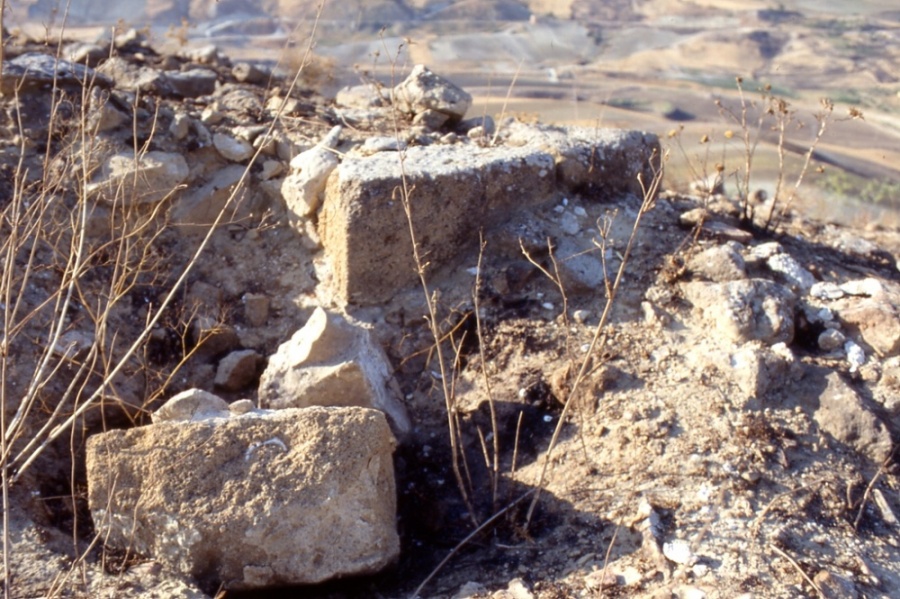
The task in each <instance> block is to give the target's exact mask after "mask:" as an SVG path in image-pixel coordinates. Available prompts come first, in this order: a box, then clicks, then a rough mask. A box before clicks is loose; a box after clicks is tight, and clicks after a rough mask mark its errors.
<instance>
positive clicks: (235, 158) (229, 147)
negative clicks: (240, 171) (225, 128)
mask: <svg viewBox="0 0 900 599" xmlns="http://www.w3.org/2000/svg"><path fill="white" fill-rule="evenodd" d="M213 145H214V146H215V148H216V150H217V151H218V152H219V154H221V156H222V158H224V159H226V160H229V161H231V162H245V161H247V160H249V159H250V157H251V156H253V144H252V143H250V142H248V141H246V140H243V139H237V138H235V137H232V136H230V135H226V134H224V133H216V134H215V135H213Z"/></svg>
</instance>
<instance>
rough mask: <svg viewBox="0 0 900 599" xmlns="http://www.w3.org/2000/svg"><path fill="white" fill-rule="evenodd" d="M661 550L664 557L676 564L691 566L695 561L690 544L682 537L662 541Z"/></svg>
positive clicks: (695, 557)
mask: <svg viewBox="0 0 900 599" xmlns="http://www.w3.org/2000/svg"><path fill="white" fill-rule="evenodd" d="M662 551H663V555H665V556H666V559H668V560H669V561H672V562H675V563H676V564H679V565H682V566H693V565H694V564H695V563H697V556H696V555H694V552H693V551H692V550H691V544H690V543H688V542H687V541H685V540H684V539H675V540H674V541H669V542H667V543H663V547H662Z"/></svg>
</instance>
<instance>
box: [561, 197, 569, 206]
mask: <svg viewBox="0 0 900 599" xmlns="http://www.w3.org/2000/svg"><path fill="white" fill-rule="evenodd" d="M562 205H563V206H568V205H569V198H563V199H562Z"/></svg>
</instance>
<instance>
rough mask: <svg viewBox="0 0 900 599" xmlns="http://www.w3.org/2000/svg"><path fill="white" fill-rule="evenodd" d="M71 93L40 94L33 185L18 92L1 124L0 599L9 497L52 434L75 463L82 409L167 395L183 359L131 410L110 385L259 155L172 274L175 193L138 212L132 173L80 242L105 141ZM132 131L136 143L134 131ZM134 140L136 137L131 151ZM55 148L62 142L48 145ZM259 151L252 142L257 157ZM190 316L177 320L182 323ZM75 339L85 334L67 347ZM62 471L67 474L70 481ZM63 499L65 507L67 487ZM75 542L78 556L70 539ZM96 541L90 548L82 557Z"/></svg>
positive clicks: (127, 367)
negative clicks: (144, 288)
mask: <svg viewBox="0 0 900 599" xmlns="http://www.w3.org/2000/svg"><path fill="white" fill-rule="evenodd" d="M322 7H323V5H322V4H320V6H319V8H318V12H317V13H316V19H315V25H314V27H313V30H312V33H311V34H310V39H309V43H308V45H307V49H306V53H307V56H308V55H309V54H310V52H311V49H312V47H313V42H314V37H315V33H316V26H317V24H318V20H319V16H320V15H321V11H322ZM5 8H6V2H5V0H0V19H2V15H3V14H4V12H5V10H4V9H5ZM0 24H2V23H0ZM61 39H62V33H60V40H61ZM0 41H4V40H0ZM60 43H61V42H60ZM2 47H3V46H2V44H0V48H2ZM59 47H61V45H60V46H59ZM308 63H309V61H308V59H307V58H304V60H302V61H301V63H300V67H299V68H298V71H297V73H296V74H295V76H294V78H293V80H292V81H291V84H290V88H291V89H290V90H289V91H288V93H287V95H290V92H291V90H293V89H294V88H295V87H296V85H297V82H298V81H299V80H300V78H301V72H302V69H303V66H304V65H306V64H308ZM81 83H82V86H81V88H82V89H81V94H80V97H77V96H76V97H73V96H70V95H67V92H65V91H64V90H63V89H62V88H61V86H60V85H58V84H57V82H56V81H54V82H53V85H52V88H51V90H50V91H49V92H47V93H48V94H50V96H49V97H50V98H51V109H50V115H51V116H50V122H49V125H48V137H47V143H46V147H47V150H46V153H45V155H44V156H43V165H42V168H40V169H39V170H40V173H39V174H36V173H33V172H30V171H29V169H28V164H27V162H26V156H27V155H28V151H29V148H28V146H27V141H28V136H27V134H26V125H27V124H26V123H24V122H23V119H24V116H23V114H22V111H21V107H22V102H21V101H20V100H21V99H20V98H19V97H18V94H17V97H16V98H15V100H16V102H15V104H14V108H13V109H12V114H11V122H10V127H11V128H13V129H17V130H18V139H19V140H20V147H19V162H18V166H17V168H16V169H15V172H14V175H13V177H12V181H11V193H10V197H9V198H8V199H7V200H5V201H4V202H3V203H2V204H0V327H2V328H0V482H2V485H0V490H2V503H3V536H2V544H3V563H2V567H3V573H2V574H3V578H4V581H5V582H4V584H3V596H4V598H9V597H10V596H11V595H12V586H11V583H10V581H11V580H12V571H11V561H10V555H11V550H12V546H11V540H10V526H11V523H10V510H11V504H10V501H11V499H10V487H11V486H12V485H14V484H15V483H16V482H18V481H21V480H22V477H23V476H24V475H25V474H26V472H28V471H29V470H30V469H31V468H32V467H33V466H34V465H35V463H36V460H37V459H38V458H39V457H40V456H41V455H42V454H43V453H44V452H45V451H46V450H47V448H48V447H50V445H51V444H53V443H54V442H56V441H57V440H58V439H60V438H63V436H64V435H69V442H70V445H71V446H72V449H73V460H74V459H75V451H74V450H75V449H80V447H81V445H82V442H83V440H82V439H80V437H79V434H80V433H78V432H77V431H79V430H81V426H82V425H81V423H82V422H83V419H84V417H85V416H86V415H87V414H88V412H89V411H93V410H98V409H102V408H103V407H104V406H106V405H109V404H110V403H112V404H115V405H117V406H118V407H119V408H120V409H121V410H123V411H125V412H126V413H135V410H137V411H138V412H140V411H143V410H146V407H147V405H148V403H149V402H150V401H152V400H153V399H155V398H156V397H157V396H158V395H159V393H161V392H162V391H163V390H164V389H165V387H166V386H167V384H168V382H169V381H170V380H171V377H172V376H173V374H174V372H175V371H177V368H178V367H179V366H180V365H181V364H182V363H183V360H184V359H186V358H187V357H189V355H190V353H189V352H187V353H186V354H185V356H182V359H181V361H180V362H179V363H178V364H177V365H176V366H175V367H174V369H173V370H169V371H168V372H160V373H157V375H158V376H157V378H158V379H159V382H158V383H157V386H156V387H152V388H147V389H146V394H145V396H144V397H143V398H141V399H140V400H139V401H140V405H137V406H135V405H127V403H126V402H125V401H124V400H123V399H122V398H121V397H119V394H118V392H117V385H118V384H119V382H120V380H121V378H122V377H125V376H129V375H132V374H135V373H136V372H139V371H140V370H141V368H144V367H146V365H147V362H148V361H147V360H146V358H145V349H146V346H147V342H148V340H149V339H150V337H151V335H152V334H153V332H154V330H156V329H157V328H158V327H159V325H160V324H161V323H162V322H163V319H164V318H167V315H168V314H170V313H172V311H173V307H174V306H176V305H177V300H178V299H179V297H180V295H181V294H182V293H183V291H182V290H183V288H184V284H185V282H186V280H187V278H188V276H189V274H190V273H191V271H192V270H193V269H194V267H195V266H196V265H197V262H198V260H199V258H200V256H201V255H202V254H203V253H204V251H205V250H206V248H207V246H208V245H209V243H210V240H211V239H212V236H213V234H214V233H215V232H216V231H217V230H219V229H220V228H221V226H222V225H223V224H225V223H226V222H227V221H228V215H229V214H231V213H232V211H233V209H234V207H235V204H236V202H237V201H238V198H239V197H241V192H242V190H243V189H244V186H245V185H246V183H247V179H248V177H249V176H250V170H251V168H252V166H253V165H254V164H255V162H256V161H257V159H258V156H259V152H260V150H257V152H256V154H254V155H253V156H252V158H251V159H250V161H249V163H248V165H247V167H246V169H245V170H244V173H243V175H242V177H241V178H240V180H239V181H238V182H237V183H236V185H235V186H234V189H233V190H232V192H231V194H230V196H229V197H228V198H227V200H226V201H225V202H224V206H223V208H222V209H221V211H220V212H219V213H218V214H217V215H216V217H215V219H214V220H213V222H212V223H209V224H208V227H207V230H206V233H205V235H204V236H203V237H202V238H201V239H200V241H199V242H198V243H197V245H196V246H195V248H194V250H193V252H192V253H190V255H189V256H187V258H186V260H185V262H184V264H183V265H182V266H181V267H180V270H179V271H178V272H177V273H175V274H174V275H173V273H171V272H170V270H171V268H172V265H171V263H170V262H168V261H167V260H166V255H165V247H164V245H165V244H164V242H163V238H164V233H165V231H166V229H167V227H168V225H167V223H166V221H165V218H164V211H165V209H166V207H167V206H168V205H169V204H170V199H171V197H172V196H173V195H174V194H175V192H177V191H178V190H177V189H172V190H169V193H168V195H167V197H166V198H163V199H162V200H161V201H159V202H157V203H156V204H154V205H152V206H151V207H149V208H148V207H146V206H141V205H140V203H139V202H133V201H132V200H133V198H132V197H130V194H132V193H135V190H139V189H141V188H142V187H141V186H142V182H141V181H140V180H139V179H138V175H137V174H136V175H135V179H134V180H132V181H130V182H126V183H125V184H124V185H121V186H120V187H119V188H118V189H117V190H115V191H114V193H113V194H112V197H111V198H107V200H106V203H107V205H106V209H107V210H108V211H109V215H110V216H109V218H108V220H107V221H106V222H105V224H104V228H103V231H102V234H98V233H97V231H96V230H93V231H92V230H91V229H92V228H94V229H96V227H97V224H98V222H101V221H98V218H97V214H98V210H100V209H101V207H102V206H103V204H102V202H101V201H100V200H98V199H97V197H96V194H95V192H94V190H92V189H91V188H90V182H91V181H92V179H93V177H94V171H95V168H96V166H95V165H97V164H99V163H101V162H102V160H103V159H104V156H105V154H104V151H105V149H104V148H103V147H102V145H101V144H100V143H99V140H100V139H102V137H103V136H102V135H99V132H98V131H97V129H96V128H95V124H94V121H93V120H92V119H91V109H90V106H91V101H92V97H93V95H94V94H95V93H96V92H97V91H99V90H98V89H97V88H95V86H94V82H93V81H89V80H86V81H82V82H81ZM139 105H140V107H141V108H144V107H147V106H149V107H151V108H152V107H153V101H152V99H150V98H142V97H140V96H138V97H136V99H135V106H134V108H135V109H137V108H138V107H139ZM64 106H79V107H80V110H77V111H76V112H75V114H74V115H73V116H71V117H68V116H64V114H65V111H64V110H62V108H63V107H64ZM134 112H135V113H137V112H138V111H137V110H135V111H134ZM153 112H154V111H153V110H151V113H153ZM280 118H281V112H280V111H279V113H278V114H277V115H276V117H275V118H274V119H273V120H272V122H271V123H270V126H269V128H268V129H267V131H266V132H265V133H264V134H263V135H264V136H265V137H266V138H271V137H272V135H273V132H274V129H275V127H276V125H277V123H278V122H279V120H280ZM134 128H135V132H137V130H138V122H137V120H135V121H134ZM155 130H156V123H155V119H154V121H153V122H152V123H151V125H150V132H149V135H147V136H146V138H149V139H152V137H153V135H154V134H155ZM139 137H141V136H139V135H137V134H135V135H134V138H135V139H138V138H139ZM149 139H148V141H147V142H146V143H144V144H143V145H135V147H134V160H135V161H136V162H139V161H140V160H141V158H142V156H143V155H144V154H145V153H146V151H147V150H148V148H149V143H150V141H149ZM57 140H63V141H64V142H65V140H68V141H67V142H65V143H64V144H63V146H62V147H60V143H59V142H58V141H57ZM265 145H266V144H265V143H262V144H260V146H259V147H260V149H261V148H263V147H265ZM135 171H136V172H138V171H139V169H135ZM147 282H150V283H152V284H153V285H156V286H157V287H158V290H159V291H160V293H159V295H158V297H159V298H160V299H159V300H158V301H154V302H151V303H148V304H146V306H145V307H144V309H143V310H145V311H144V312H143V314H144V320H143V322H142V323H138V325H137V326H136V327H131V329H132V330H131V332H130V333H129V332H128V331H127V330H123V329H121V328H118V327H119V324H120V323H121V322H122V318H123V313H128V312H130V311H131V308H130V307H129V306H128V305H127V304H128V302H129V301H130V300H131V298H132V295H133V293H134V291H135V290H136V288H137V286H138V285H142V284H145V283H147ZM143 310H142V311H143ZM190 316H191V315H190V314H184V315H182V318H190ZM79 331H81V332H86V333H87V334H86V335H84V336H82V337H78V336H77V335H75V336H73V335H72V333H77V332H79ZM67 334H69V335H67ZM142 357H144V359H142ZM23 365H26V366H25V368H23ZM24 370H27V372H24ZM146 374H147V375H148V376H147V378H148V379H152V378H153V373H146ZM74 471H75V466H74V463H73V467H72V472H73V475H72V476H73V482H74ZM72 493H73V498H72V499H73V501H74V499H75V493H76V491H75V489H74V485H73V490H72ZM73 534H74V535H76V538H75V539H73V541H74V542H75V546H76V551H77V548H78V542H77V541H78V540H77V534H78V533H77V530H76V531H75V532H74V533H73ZM96 542H97V540H96V539H95V540H94V542H93V543H92V544H91V545H92V546H93V544H94V543H96ZM79 564H83V559H77V560H75V562H74V564H73V566H72V567H73V568H75V567H76V566H78V565H79ZM69 579H70V575H69V574H67V575H66V576H63V577H62V578H60V579H59V580H57V581H56V582H55V583H54V584H53V592H52V593H51V595H54V596H55V595H59V594H62V593H63V592H64V589H63V588H62V587H63V586H64V584H65V582H66V581H68V580H69Z"/></svg>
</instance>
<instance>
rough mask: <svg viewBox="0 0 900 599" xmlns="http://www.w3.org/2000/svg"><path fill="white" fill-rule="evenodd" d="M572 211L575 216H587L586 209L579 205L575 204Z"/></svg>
mask: <svg viewBox="0 0 900 599" xmlns="http://www.w3.org/2000/svg"><path fill="white" fill-rule="evenodd" d="M572 211H573V212H575V216H580V217H581V218H584V217H585V216H587V210H585V209H584V208H582V207H581V206H575V207H574V208H572Z"/></svg>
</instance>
